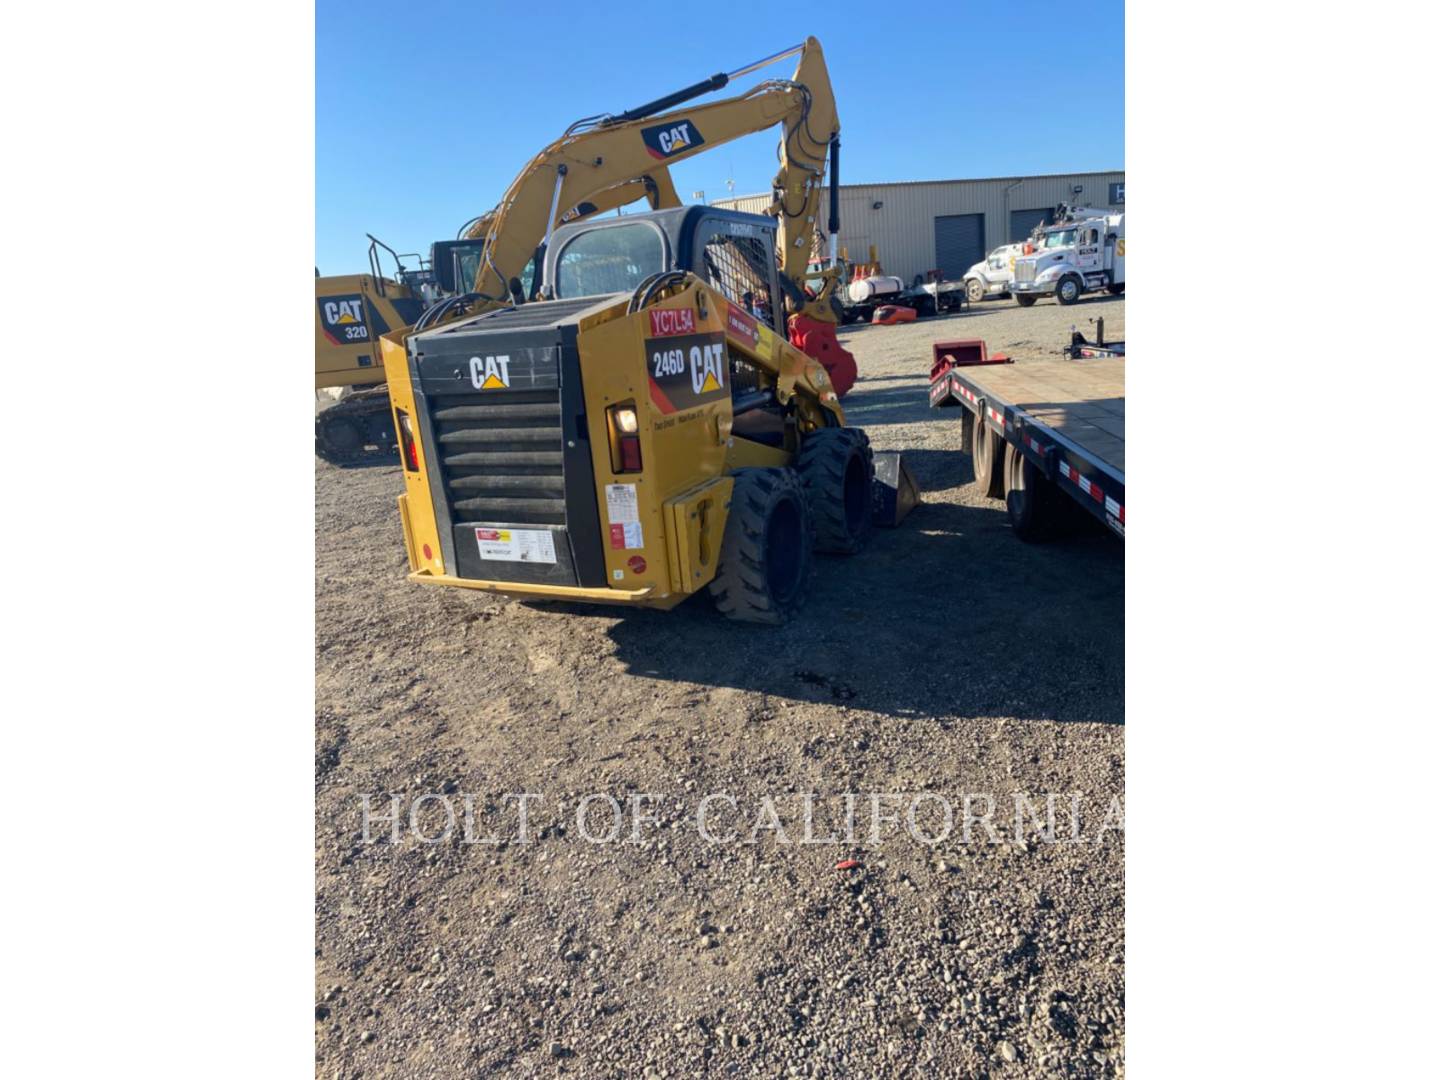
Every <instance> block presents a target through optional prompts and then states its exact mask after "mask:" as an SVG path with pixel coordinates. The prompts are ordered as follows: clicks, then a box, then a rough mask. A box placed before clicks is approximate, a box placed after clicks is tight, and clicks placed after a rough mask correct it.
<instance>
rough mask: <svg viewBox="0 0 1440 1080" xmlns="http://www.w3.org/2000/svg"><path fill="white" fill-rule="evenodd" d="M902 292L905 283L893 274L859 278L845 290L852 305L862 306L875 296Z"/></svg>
mask: <svg viewBox="0 0 1440 1080" xmlns="http://www.w3.org/2000/svg"><path fill="white" fill-rule="evenodd" d="M904 291H905V282H903V281H901V280H900V279H899V278H898V277H895V276H894V275H893V274H881V275H880V276H878V277H867V278H861V279H860V280H859V281H852V282H851V283H850V285H849V287H848V288H847V289H846V290H845V292H846V293H847V295H849V297H850V302H851V303H852V304H863V303H864V302H865V301H866V300H870V299H873V298H874V297H877V296H889V295H890V294H891V293H898V292H904Z"/></svg>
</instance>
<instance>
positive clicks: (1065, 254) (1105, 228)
mask: <svg viewBox="0 0 1440 1080" xmlns="http://www.w3.org/2000/svg"><path fill="white" fill-rule="evenodd" d="M1025 247H1026V249H1027V251H1026V253H1024V254H1022V255H1020V256H1019V257H1017V258H1016V259H1015V272H1014V280H1013V281H1012V282H1011V283H1010V293H1011V295H1012V296H1014V297H1015V302H1016V303H1018V304H1019V305H1020V306H1021V307H1029V306H1030V305H1031V304H1033V303H1035V301H1036V300H1038V299H1039V298H1040V297H1042V296H1054V297H1055V300H1056V302H1057V303H1060V304H1073V303H1075V301H1077V300H1079V299H1080V297H1081V296H1083V295H1084V294H1085V293H1087V292H1097V291H1099V290H1101V289H1104V290H1106V291H1108V292H1109V293H1110V294H1111V295H1114V296H1119V295H1120V294H1121V293H1123V292H1124V291H1125V215H1124V214H1110V213H1106V212H1104V211H1098V210H1088V209H1080V210H1068V211H1066V212H1065V213H1063V214H1062V215H1061V219H1060V220H1058V221H1057V222H1056V223H1055V224H1053V225H1049V226H1046V227H1045V228H1044V229H1042V230H1041V231H1040V232H1039V233H1038V234H1037V235H1036V237H1035V238H1034V239H1033V240H1032V241H1030V242H1029V243H1027V244H1026V245H1025Z"/></svg>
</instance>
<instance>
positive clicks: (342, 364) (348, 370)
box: [315, 169, 680, 465]
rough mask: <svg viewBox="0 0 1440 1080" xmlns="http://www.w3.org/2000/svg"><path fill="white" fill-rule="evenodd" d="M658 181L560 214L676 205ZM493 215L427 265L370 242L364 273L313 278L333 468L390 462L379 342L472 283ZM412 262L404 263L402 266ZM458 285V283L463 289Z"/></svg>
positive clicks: (446, 243) (318, 425) (324, 421)
mask: <svg viewBox="0 0 1440 1080" xmlns="http://www.w3.org/2000/svg"><path fill="white" fill-rule="evenodd" d="M654 171H656V172H658V173H660V174H661V175H660V177H659V182H658V183H657V182H656V180H654V179H652V178H651V177H648V176H647V177H644V178H642V179H640V180H637V181H635V182H634V183H629V184H620V185H617V186H616V187H614V188H612V189H610V190H609V191H607V192H605V193H603V195H600V196H597V197H596V199H594V200H590V201H586V202H584V203H583V204H581V205H579V206H575V207H572V208H571V209H569V210H567V211H566V214H565V216H564V220H566V221H571V220H578V219H579V218H582V217H588V216H590V215H592V214H599V213H602V212H604V211H605V210H613V209H616V208H617V207H620V206H625V205H628V204H629V203H631V202H634V201H635V200H637V199H640V198H648V199H649V200H650V206H651V209H656V208H658V207H661V206H679V205H680V200H679V199H678V198H677V197H676V196H675V189H674V187H673V185H671V183H670V179H669V174H668V173H667V172H666V171H665V170H663V169H660V170H654ZM493 218H494V213H493V211H492V212H491V213H488V214H482V215H481V216H480V217H477V218H473V219H472V220H470V221H467V222H466V223H465V224H464V225H462V226H461V227H460V231H459V234H458V235H457V236H456V237H455V239H454V240H437V241H436V242H435V243H433V244H431V245H430V256H429V258H428V259H426V258H424V257H423V256H421V255H419V254H413V255H400V254H399V253H397V252H396V251H395V249H394V248H392V247H390V246H389V245H388V244H385V243H384V242H382V241H380V240H377V239H376V238H375V237H373V236H367V237H366V239H367V240H369V241H370V272H369V273H368V274H342V275H339V276H328V277H321V276H320V272H319V270H316V272H315V389H316V391H317V393H318V392H319V391H321V390H327V389H332V388H342V387H343V388H344V390H345V393H344V395H343V396H341V397H340V398H339V399H338V401H336V402H335V403H333V404H330V405H328V406H326V407H325V408H324V409H323V410H321V411H320V412H319V413H318V414H317V415H316V417H315V453H316V454H317V455H319V456H320V457H322V458H324V459H325V460H326V461H329V462H331V463H332V464H336V465H346V464H353V463H359V462H365V461H373V460H376V459H377V457H378V458H383V457H385V456H386V455H388V456H389V458H390V460H394V454H395V425H394V422H393V419H392V416H391V412H390V396H389V394H388V393H387V392H386V390H385V374H384V369H383V368H382V367H381V365H380V336H381V335H382V334H386V333H389V332H391V331H393V330H400V329H405V328H408V327H410V326H412V325H414V323H415V320H416V319H418V318H419V317H420V315H421V313H422V312H423V311H424V310H425V309H426V308H427V307H429V306H431V305H432V304H434V303H435V302H436V301H438V300H441V299H445V298H447V297H451V296H455V295H456V294H457V293H460V292H464V291H465V290H466V288H468V286H469V283H470V282H471V281H473V280H474V278H475V270H476V268H477V267H478V265H479V258H480V252H481V249H482V248H483V247H484V239H485V233H486V230H487V228H488V226H489V223H490V222H491V221H492V220H493ZM382 250H383V251H384V252H385V253H387V254H388V255H389V256H390V258H391V260H393V261H394V263H395V272H394V276H393V277H391V276H388V275H386V274H385V273H384V272H383V271H382V269H381V263H382V256H381V251H382ZM407 259H408V260H410V261H411V262H410V265H408V266H407V265H406V261H405V260H407ZM462 283H464V284H463V285H462Z"/></svg>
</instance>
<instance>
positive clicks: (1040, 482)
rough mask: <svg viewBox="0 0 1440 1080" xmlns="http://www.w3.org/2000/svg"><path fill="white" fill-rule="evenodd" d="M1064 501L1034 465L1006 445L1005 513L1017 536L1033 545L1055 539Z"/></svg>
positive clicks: (1012, 447)
mask: <svg viewBox="0 0 1440 1080" xmlns="http://www.w3.org/2000/svg"><path fill="white" fill-rule="evenodd" d="M1064 498H1065V496H1064V495H1062V494H1061V493H1060V492H1059V491H1057V490H1056V489H1055V485H1054V484H1052V483H1051V482H1050V481H1049V480H1047V479H1045V477H1044V475H1043V474H1042V473H1041V472H1040V470H1039V469H1038V468H1036V467H1035V463H1034V462H1033V461H1031V460H1030V459H1029V458H1027V457H1026V456H1025V455H1024V454H1023V453H1021V452H1020V451H1019V450H1018V449H1016V448H1015V447H1014V446H1012V445H1010V444H1009V443H1006V444H1005V513H1006V514H1008V515H1009V517H1010V527H1011V528H1012V529H1014V530H1015V535H1016V536H1018V537H1019V538H1020V539H1021V540H1024V541H1026V542H1027V543H1032V544H1033V543H1038V542H1039V541H1042V540H1048V539H1050V538H1051V537H1052V536H1054V535H1055V532H1056V530H1057V529H1058V527H1059V525H1060V521H1061V512H1062V510H1063V509H1064V507H1063V506H1062V505H1061V504H1060V500H1062V499H1064Z"/></svg>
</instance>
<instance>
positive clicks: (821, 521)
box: [795, 427, 875, 555]
mask: <svg viewBox="0 0 1440 1080" xmlns="http://www.w3.org/2000/svg"><path fill="white" fill-rule="evenodd" d="M795 470H796V472H798V473H799V474H800V483H801V484H802V485H804V488H805V497H806V499H807V500H808V501H809V504H810V519H811V521H813V522H814V523H815V550H816V551H822V552H824V553H826V554H828V555H854V554H855V553H856V552H857V551H859V550H860V549H861V548H863V547H864V546H865V542H866V541H867V540H869V539H870V534H871V533H872V532H874V528H875V524H874V521H873V519H872V518H871V515H870V495H871V487H872V486H873V484H874V482H875V459H874V456H873V455H872V454H871V451H870V438H869V436H867V435H866V434H865V432H864V431H862V430H861V429H860V428H853V427H845V428H821V429H820V430H819V431H812V432H811V433H810V434H808V435H806V436H805V438H804V441H803V442H801V443H800V453H799V454H798V455H796V458H795Z"/></svg>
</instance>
